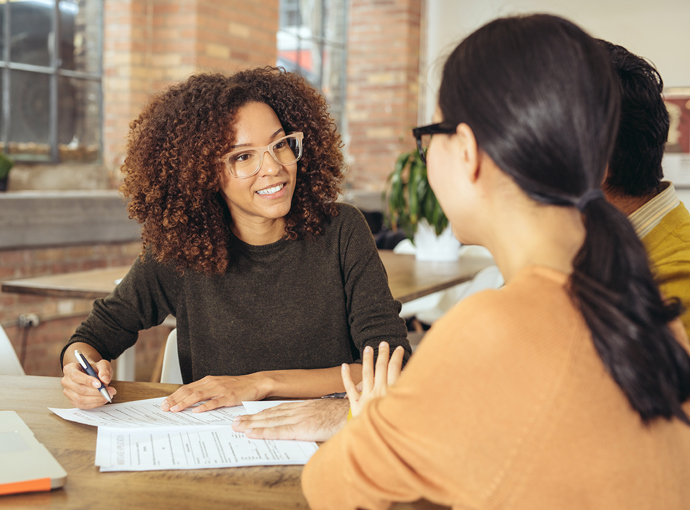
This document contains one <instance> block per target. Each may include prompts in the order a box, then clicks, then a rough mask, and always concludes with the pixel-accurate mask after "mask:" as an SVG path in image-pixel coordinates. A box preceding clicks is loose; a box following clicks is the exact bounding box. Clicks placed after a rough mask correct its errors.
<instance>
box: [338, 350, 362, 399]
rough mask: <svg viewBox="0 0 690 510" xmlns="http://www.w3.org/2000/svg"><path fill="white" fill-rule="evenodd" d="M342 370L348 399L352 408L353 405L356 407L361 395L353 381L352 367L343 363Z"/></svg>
mask: <svg viewBox="0 0 690 510" xmlns="http://www.w3.org/2000/svg"><path fill="white" fill-rule="evenodd" d="M365 352H366V350H365ZM342 370H343V371H342V377H343V386H345V391H346V392H347V398H348V400H349V401H350V407H352V405H353V404H354V405H355V406H356V405H357V401H358V400H359V397H360V393H359V391H358V390H357V386H355V382H354V381H353V380H352V375H351V374H350V365H348V364H347V363H343V368H342Z"/></svg>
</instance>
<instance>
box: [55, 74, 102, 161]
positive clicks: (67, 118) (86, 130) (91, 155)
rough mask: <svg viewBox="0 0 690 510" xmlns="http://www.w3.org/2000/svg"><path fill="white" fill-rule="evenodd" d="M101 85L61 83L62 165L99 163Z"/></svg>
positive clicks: (66, 80)
mask: <svg viewBox="0 0 690 510" xmlns="http://www.w3.org/2000/svg"><path fill="white" fill-rule="evenodd" d="M100 87H101V85H100V83H99V82H97V81H91V80H80V79H77V78H64V77H62V78H60V80H59V82H58V98H59V99H58V108H59V112H58V143H59V145H58V148H59V151H60V161H63V162H65V161H78V162H80V163H85V162H94V161H98V157H99V152H100V147H99V142H100V139H101V100H100V97H101V91H100Z"/></svg>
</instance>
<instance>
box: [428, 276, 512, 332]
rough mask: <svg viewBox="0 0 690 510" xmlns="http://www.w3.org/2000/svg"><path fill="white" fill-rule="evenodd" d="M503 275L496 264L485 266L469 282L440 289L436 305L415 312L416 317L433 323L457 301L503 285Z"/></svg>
mask: <svg viewBox="0 0 690 510" xmlns="http://www.w3.org/2000/svg"><path fill="white" fill-rule="evenodd" d="M503 283H504V282H503V275H502V274H501V271H499V269H498V267H497V266H489V267H485V268H484V269H482V270H481V271H479V272H478V273H477V274H476V275H475V277H474V278H472V279H471V280H470V281H469V282H465V283H461V284H460V285H456V286H455V287H451V288H450V289H448V290H445V291H441V292H440V294H441V298H440V299H439V301H438V303H437V304H436V306H434V307H433V308H428V309H426V310H421V311H419V312H418V313H417V319H419V320H420V321H421V322H423V323H425V324H433V323H434V322H436V321H437V320H438V319H440V318H441V317H442V316H443V315H444V314H445V313H446V312H447V311H448V310H450V309H451V308H453V307H454V306H455V304H456V303H457V302H458V301H461V300H463V299H466V298H468V297H470V296H471V295H472V294H476V293H477V292H480V291H482V290H487V289H498V288H500V287H502V286H503Z"/></svg>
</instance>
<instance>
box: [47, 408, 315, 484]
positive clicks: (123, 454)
mask: <svg viewBox="0 0 690 510" xmlns="http://www.w3.org/2000/svg"><path fill="white" fill-rule="evenodd" d="M163 400H165V397H161V398H152V399H147V400H137V401H134V402H124V403H121V404H109V405H106V406H103V407H99V408H97V409H88V410H82V409H54V408H49V409H50V410H51V411H52V412H54V413H55V414H57V415H58V416H60V417H61V418H64V419H65V420H69V421H74V422H77V423H83V424H86V425H93V426H96V427H98V439H97V442H96V462H95V464H96V466H99V467H100V469H101V471H151V470H163V469H203V468H222V467H238V466H270V465H289V464H305V463H306V462H307V461H308V460H309V458H310V457H311V456H312V455H313V453H314V452H315V451H316V450H317V449H318V446H317V445H316V443H314V442H310V441H270V440H264V439H249V438H248V437H246V436H245V435H244V434H242V433H240V432H235V431H234V430H232V428H231V424H232V421H233V419H234V418H235V417H236V416H240V415H242V414H249V411H248V410H247V408H245V407H244V406H235V407H223V408H220V409H214V410H212V411H206V412H203V413H194V412H192V409H193V408H194V407H191V408H187V409H185V410H184V411H180V412H179V413H171V412H169V411H163V410H162V409H161V403H162V402H163ZM292 402H294V401H292ZM281 403H282V402H281V401H269V402H247V406H248V407H249V408H250V409H251V411H252V412H258V411H261V410H263V409H266V408H268V407H273V406H276V405H279V404H281Z"/></svg>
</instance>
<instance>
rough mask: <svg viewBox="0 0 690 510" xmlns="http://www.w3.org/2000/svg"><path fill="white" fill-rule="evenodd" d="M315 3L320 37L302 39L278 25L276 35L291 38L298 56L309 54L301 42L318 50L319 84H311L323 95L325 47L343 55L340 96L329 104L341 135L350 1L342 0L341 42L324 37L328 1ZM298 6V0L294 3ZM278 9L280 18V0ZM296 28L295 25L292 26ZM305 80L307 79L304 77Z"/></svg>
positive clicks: (312, 36) (344, 115)
mask: <svg viewBox="0 0 690 510" xmlns="http://www.w3.org/2000/svg"><path fill="white" fill-rule="evenodd" d="M315 1H316V2H319V3H320V4H321V20H320V25H321V34H322V36H321V37H319V36H315V35H314V34H312V35H311V36H310V37H303V36H301V35H300V34H299V32H298V31H297V32H295V33H291V32H290V31H289V30H286V29H285V28H283V27H282V26H281V25H280V21H279V25H278V34H280V33H281V32H282V33H284V34H286V35H288V36H289V37H292V38H294V39H295V40H296V42H297V48H296V51H297V54H298V55H300V54H301V53H303V52H304V53H307V52H309V51H310V50H309V47H308V46H303V45H302V43H303V42H311V43H312V44H314V45H315V46H317V47H318V48H319V53H320V54H321V58H320V59H319V60H320V68H319V74H318V77H319V82H318V83H312V85H313V86H314V87H316V88H317V89H318V90H319V91H321V92H322V93H323V72H324V53H325V50H326V48H327V47H330V48H333V49H336V50H338V51H342V53H343V59H342V64H341V69H340V76H342V78H343V86H342V94H341V97H340V101H339V104H337V105H333V103H330V107H331V112H333V110H334V108H333V107H334V106H336V108H335V110H336V111H337V115H338V116H337V124H338V130H339V131H340V132H341V133H344V132H345V127H346V124H347V119H346V112H345V104H346V100H347V57H348V44H347V31H348V23H349V17H348V14H349V8H350V0H343V11H344V12H343V13H342V17H343V26H344V31H343V40H342V41H336V40H333V39H329V38H328V37H326V23H327V20H326V3H327V1H328V0H315ZM296 3H297V4H298V5H299V0H297V2H296ZM279 9H280V16H282V0H281V1H280V2H279ZM304 24H305V23H304V20H302V25H301V26H304ZM293 26H297V25H293ZM278 51H279V52H280V48H278ZM300 61H301V58H299V57H298V58H297V60H296V62H297V63H299V62H300ZM297 73H298V74H300V75H302V73H301V72H299V70H298V71H297ZM302 76H303V75H302ZM305 78H307V77H306V76H305Z"/></svg>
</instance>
